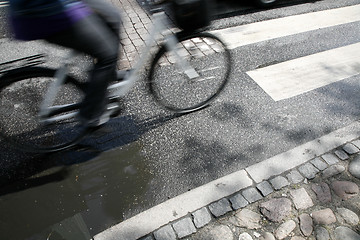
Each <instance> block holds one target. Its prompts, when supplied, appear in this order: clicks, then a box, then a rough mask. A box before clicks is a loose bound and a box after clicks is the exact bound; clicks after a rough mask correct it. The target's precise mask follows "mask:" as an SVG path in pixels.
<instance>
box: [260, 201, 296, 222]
mask: <svg viewBox="0 0 360 240" xmlns="http://www.w3.org/2000/svg"><path fill="white" fill-rule="evenodd" d="M260 211H261V213H262V214H263V215H264V216H265V217H267V218H268V219H269V220H270V221H273V222H281V221H282V220H283V219H284V218H285V217H287V216H288V215H289V214H290V213H291V201H290V200H289V199H287V198H273V199H270V200H269V201H266V202H263V203H261V204H260Z"/></svg>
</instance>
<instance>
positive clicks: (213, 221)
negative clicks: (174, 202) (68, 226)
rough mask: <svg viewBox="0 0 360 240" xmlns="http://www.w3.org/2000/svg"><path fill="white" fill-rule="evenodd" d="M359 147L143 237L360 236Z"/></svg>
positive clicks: (326, 239) (324, 239) (333, 239)
mask: <svg viewBox="0 0 360 240" xmlns="http://www.w3.org/2000/svg"><path fill="white" fill-rule="evenodd" d="M359 148H360V141H359V140H356V141H353V142H351V143H347V144H345V145H344V146H342V147H341V148H339V149H334V150H333V151H332V152H330V153H327V154H324V155H322V156H320V157H317V158H314V159H312V160H310V161H309V162H308V163H305V164H304V165H302V166H299V167H298V168H296V169H292V170H290V171H289V172H286V173H283V174H281V175H280V176H276V177H273V178H271V179H269V180H267V181H264V182H262V183H260V184H257V185H256V186H255V185H254V186H252V187H250V188H248V189H245V190H243V191H241V192H239V193H236V194H234V195H233V196H229V197H227V198H223V199H221V200H220V201H217V202H215V203H212V204H210V205H209V206H207V207H203V208H202V209H199V210H197V211H195V212H193V213H191V214H189V215H188V216H187V217H184V218H182V219H180V220H177V221H175V222H173V223H171V224H168V225H166V226H164V227H162V228H160V229H158V230H156V231H155V232H154V233H153V234H151V235H148V236H146V237H144V238H142V240H176V239H186V240H257V239H259V240H275V239H285V240H305V239H310V240H360V225H359V216H360V195H359V186H360V176H359V174H360V150H359Z"/></svg>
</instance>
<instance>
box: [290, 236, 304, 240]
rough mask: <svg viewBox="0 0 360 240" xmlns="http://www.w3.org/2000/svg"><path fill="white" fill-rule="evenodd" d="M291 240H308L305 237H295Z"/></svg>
mask: <svg viewBox="0 0 360 240" xmlns="http://www.w3.org/2000/svg"><path fill="white" fill-rule="evenodd" d="M290 240H306V239H305V238H303V237H299V236H294V237H292V238H290Z"/></svg>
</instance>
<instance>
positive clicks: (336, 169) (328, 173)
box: [322, 164, 345, 178]
mask: <svg viewBox="0 0 360 240" xmlns="http://www.w3.org/2000/svg"><path fill="white" fill-rule="evenodd" d="M343 171H345V167H344V166H342V165H339V164H336V165H332V166H330V167H328V168H327V169H325V170H324V171H323V172H322V177H323V178H329V177H333V176H335V175H338V174H340V173H342V172H343Z"/></svg>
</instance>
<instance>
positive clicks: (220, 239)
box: [195, 225, 234, 240]
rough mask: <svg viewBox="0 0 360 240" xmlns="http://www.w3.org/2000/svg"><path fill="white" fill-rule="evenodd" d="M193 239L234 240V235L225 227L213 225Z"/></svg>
mask: <svg viewBox="0 0 360 240" xmlns="http://www.w3.org/2000/svg"><path fill="white" fill-rule="evenodd" d="M195 239H201V240H202V239H206V240H234V234H233V232H232V231H231V229H230V228H229V227H228V226H226V225H215V226H213V227H211V228H210V230H208V231H203V232H201V234H200V235H199V237H197V238H195Z"/></svg>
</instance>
